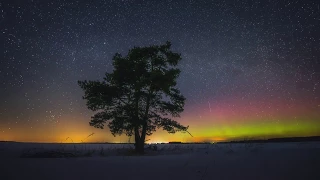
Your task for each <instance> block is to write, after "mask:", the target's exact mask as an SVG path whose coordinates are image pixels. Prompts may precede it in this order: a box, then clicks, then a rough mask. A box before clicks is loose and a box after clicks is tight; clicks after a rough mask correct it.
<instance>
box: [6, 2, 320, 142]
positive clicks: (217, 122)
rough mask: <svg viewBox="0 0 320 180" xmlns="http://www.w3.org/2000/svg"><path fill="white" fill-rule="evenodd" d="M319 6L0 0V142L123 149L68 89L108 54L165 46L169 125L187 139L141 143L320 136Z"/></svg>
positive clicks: (94, 71) (157, 137)
mask: <svg viewBox="0 0 320 180" xmlns="http://www.w3.org/2000/svg"><path fill="white" fill-rule="evenodd" d="M319 4H320V3H319V2H318V1H316V0H307V1H303V0H297V1H281V2H279V1H277V0H269V1H264V0H258V1H247V0H244V1H242V0H225V1H214V0H212V1H209V0H205V1H193V0H188V1H178V0H177V1H175V0H165V1H158V0H144V1H143V0H122V1H120V0H119V1H103V2H102V1H90V2H89V1H67V0H65V1H63V0H58V1H51V2H48V1H40V0H33V1H11V0H10V1H9V0H4V1H2V2H1V3H0V14H1V16H0V19H1V21H0V28H1V31H0V32H1V33H0V38H1V42H4V43H2V46H1V50H2V52H3V55H2V57H1V61H0V85H1V89H0V141H1V140H6V141H28V142H70V139H72V141H74V142H81V140H84V139H85V141H87V142H128V137H125V136H121V137H113V136H112V135H111V133H110V132H109V130H108V129H104V130H99V129H95V128H93V127H90V126H89V120H90V116H91V115H92V114H93V112H91V111H89V110H87V108H86V106H85V101H84V100H82V98H81V97H82V95H83V92H82V90H81V89H80V87H79V86H78V85H77V81H78V80H86V79H87V80H102V78H103V76H104V73H105V72H106V71H111V70H112V62H111V59H112V56H113V54H114V53H116V52H119V53H122V54H123V55H125V54H126V53H127V52H128V50H129V49H130V48H132V47H133V46H148V45H153V44H161V43H164V42H165V41H166V40H169V41H171V42H172V48H173V50H174V51H176V52H179V53H181V54H182V58H183V59H182V61H181V64H180V69H181V71H182V72H181V75H180V77H179V80H178V87H179V89H180V90H181V92H182V94H183V95H184V96H185V97H186V99H187V100H186V105H185V111H184V112H183V113H182V114H181V118H178V119H177V120H178V121H179V122H181V123H182V124H184V125H189V126H190V128H189V131H190V132H191V133H192V135H193V136H194V137H193V138H192V137H191V136H190V135H188V134H187V133H185V134H182V133H177V134H174V135H172V134H167V133H165V132H162V131H161V130H160V131H158V132H156V133H155V134H154V135H152V136H151V137H148V138H147V139H150V142H168V141H184V142H186V141H188V142H202V141H210V142H211V141H221V140H233V139H245V138H250V139H254V138H270V137H272V138H273V137H293V136H319V135H320V97H319V96H320V89H319V88H320V85H319V81H320V71H319V69H320V33H319V32H320V25H319V24H320V9H319ZM91 133H95V134H94V135H93V136H91V137H89V138H87V139H86V137H87V136H88V135H89V134H91ZM67 137H70V138H68V140H66V139H67Z"/></svg>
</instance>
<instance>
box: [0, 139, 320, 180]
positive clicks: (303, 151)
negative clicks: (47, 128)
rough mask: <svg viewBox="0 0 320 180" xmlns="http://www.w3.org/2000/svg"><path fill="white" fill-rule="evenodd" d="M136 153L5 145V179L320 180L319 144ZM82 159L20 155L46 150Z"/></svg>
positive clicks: (168, 147)
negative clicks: (138, 154) (68, 153)
mask: <svg viewBox="0 0 320 180" xmlns="http://www.w3.org/2000/svg"><path fill="white" fill-rule="evenodd" d="M157 146H158V150H157V151H151V150H148V151H147V154H146V155H145V156H136V155H134V154H131V153H130V152H131V151H130V150H128V149H129V148H130V147H132V145H123V144H111V145H110V144H35V143H6V142H2V143H0V158H1V161H0V167H1V173H0V179H1V180H11V179H12V180H15V179H17V180H18V179H19V180H20V179H32V180H38V179H39V180H40V179H41V180H42V179H46V180H51V179H52V180H54V179H59V180H63V179H68V180H70V179H116V180H122V179H148V180H149V179H150V180H158V179H159V180H164V179H165V180H171V179H172V180H177V179H183V180H205V179H219V180H222V179H226V180H227V179H237V180H239V179H245V180H249V179H253V180H259V179H261V180H262V179H265V180H270V179H272V180H276V179H290V180H294V179H308V180H313V179H314V180H316V179H320V172H319V169H320V143H319V142H307V143H306V142H305V143H265V144H181V145H174V144H161V145H157ZM53 150H54V152H71V153H73V154H74V155H77V156H79V157H69V158H30V157H29V158H21V155H25V157H28V156H27V155H34V154H36V153H38V154H39V153H40V154H41V152H53Z"/></svg>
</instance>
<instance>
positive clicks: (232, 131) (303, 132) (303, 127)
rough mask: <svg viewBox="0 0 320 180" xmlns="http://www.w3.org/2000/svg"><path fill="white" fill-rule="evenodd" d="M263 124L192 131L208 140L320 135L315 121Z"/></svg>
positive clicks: (235, 125)
mask: <svg viewBox="0 0 320 180" xmlns="http://www.w3.org/2000/svg"><path fill="white" fill-rule="evenodd" d="M261 122H263V121H258V122H251V123H238V124H235V123H234V124H232V125H222V124H216V125H214V124H213V125H212V126H211V127H210V126H209V127H208V126H207V127H203V128H197V129H192V131H193V133H194V134H195V135H196V136H199V137H203V138H207V139H213V138H215V137H220V138H223V139H226V140H228V139H229V140H230V139H244V138H250V139H259V138H273V137H294V136H317V135H320V122H317V121H315V120H313V121H302V120H299V121H294V122H293V121H290V120H288V121H274V122H264V123H261ZM191 128H192V126H191Z"/></svg>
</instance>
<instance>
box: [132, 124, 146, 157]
mask: <svg viewBox="0 0 320 180" xmlns="http://www.w3.org/2000/svg"><path fill="white" fill-rule="evenodd" d="M134 139H135V144H134V145H135V151H136V153H138V154H143V153H144V141H145V136H140V134H139V129H138V128H135V134H134Z"/></svg>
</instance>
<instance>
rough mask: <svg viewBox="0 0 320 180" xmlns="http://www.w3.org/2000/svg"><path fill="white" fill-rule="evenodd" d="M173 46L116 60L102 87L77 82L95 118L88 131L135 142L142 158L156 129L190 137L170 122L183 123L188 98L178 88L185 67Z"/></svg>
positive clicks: (148, 49) (184, 128) (155, 47)
mask: <svg viewBox="0 0 320 180" xmlns="http://www.w3.org/2000/svg"><path fill="white" fill-rule="evenodd" d="M170 48H171V43H170V42H166V43H165V44H163V45H153V46H148V47H134V48H132V49H130V50H129V52H128V54H127V55H126V56H122V55H121V54H119V53H116V54H115V55H114V56H113V66H114V70H113V72H111V73H108V72H107V73H106V74H105V77H104V78H103V81H87V80H85V81H78V84H79V86H80V87H81V88H82V89H83V90H84V96H83V99H85V100H86V105H87V107H88V109H90V110H92V111H95V112H96V113H95V114H94V115H93V116H92V117H91V121H90V123H89V124H90V125H91V126H94V127H96V128H101V129H103V128H104V126H105V124H107V126H108V127H109V129H110V131H111V133H112V134H113V135H114V136H116V135H121V134H123V133H124V134H126V135H127V136H133V135H134V137H135V143H136V151H137V152H143V145H144V141H145V138H146V135H151V134H152V133H153V132H155V131H156V129H157V128H163V129H164V130H166V131H167V132H168V133H175V132H178V131H183V132H186V131H187V129H188V126H183V125H181V124H180V123H178V122H177V121H175V120H173V119H172V117H180V116H179V114H180V113H181V112H183V110H184V109H183V107H184V103H185V97H184V96H183V95H182V94H181V93H180V91H179V89H178V88H176V85H177V78H178V76H179V74H180V70H179V69H178V68H177V67H176V66H177V65H178V63H179V62H180V61H181V55H180V54H179V53H175V52H172V51H171V50H170Z"/></svg>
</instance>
